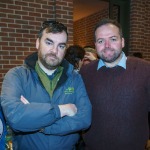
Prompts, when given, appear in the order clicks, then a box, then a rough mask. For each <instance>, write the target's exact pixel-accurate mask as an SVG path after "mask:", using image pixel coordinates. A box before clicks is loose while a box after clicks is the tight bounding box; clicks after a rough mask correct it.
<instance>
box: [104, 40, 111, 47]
mask: <svg viewBox="0 0 150 150" xmlns="http://www.w3.org/2000/svg"><path fill="white" fill-rule="evenodd" d="M105 47H107V48H109V47H110V42H109V41H108V40H106V41H105Z"/></svg>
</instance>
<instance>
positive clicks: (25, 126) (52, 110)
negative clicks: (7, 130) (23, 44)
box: [1, 68, 60, 132]
mask: <svg viewBox="0 0 150 150" xmlns="http://www.w3.org/2000/svg"><path fill="white" fill-rule="evenodd" d="M24 70H25V69H24ZM24 75H27V74H26V73H25V71H24V72H23V71H22V70H21V69H18V68H14V69H12V70H10V71H9V72H8V73H7V74H6V76H5V78H4V81H3V84H2V92H1V106H2V109H3V112H4V115H5V118H6V121H7V122H8V124H9V125H10V126H11V128H13V129H14V130H15V131H18V132H19V131H21V132H32V131H37V130H40V129H42V128H44V127H46V126H49V125H51V124H52V123H54V122H55V121H56V120H58V119H60V111H59V108H58V106H53V105H51V104H49V103H36V102H35V103H34V102H33V103H30V104H23V103H22V102H21V100H20V96H21V95H22V93H24V89H23V87H24V84H26V82H24V81H23V76H24ZM32 95H36V93H33V94H32ZM35 101H36V100H35Z"/></svg>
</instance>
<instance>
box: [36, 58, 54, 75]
mask: <svg viewBox="0 0 150 150" xmlns="http://www.w3.org/2000/svg"><path fill="white" fill-rule="evenodd" d="M38 64H39V66H40V68H41V69H42V70H43V71H44V72H45V73H46V74H47V75H52V74H53V73H54V71H55V70H56V69H54V70H49V69H47V68H45V67H44V66H43V64H42V63H41V62H40V61H39V60H38Z"/></svg>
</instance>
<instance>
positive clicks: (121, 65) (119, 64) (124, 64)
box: [97, 52, 127, 70]
mask: <svg viewBox="0 0 150 150" xmlns="http://www.w3.org/2000/svg"><path fill="white" fill-rule="evenodd" d="M126 60H127V57H126V55H125V54H124V52H122V58H121V60H120V61H119V63H118V64H117V66H120V67H122V68H124V69H126ZM103 66H106V65H105V63H104V61H103V60H101V59H100V60H99V62H98V67H97V70H98V69H100V68H101V67H103ZM106 67H107V66H106Z"/></svg>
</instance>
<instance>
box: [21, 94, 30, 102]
mask: <svg viewBox="0 0 150 150" xmlns="http://www.w3.org/2000/svg"><path fill="white" fill-rule="evenodd" d="M20 100H21V101H22V102H23V103H24V104H30V103H29V102H28V100H27V99H26V98H25V97H23V96H22V95H21V97H20Z"/></svg>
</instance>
